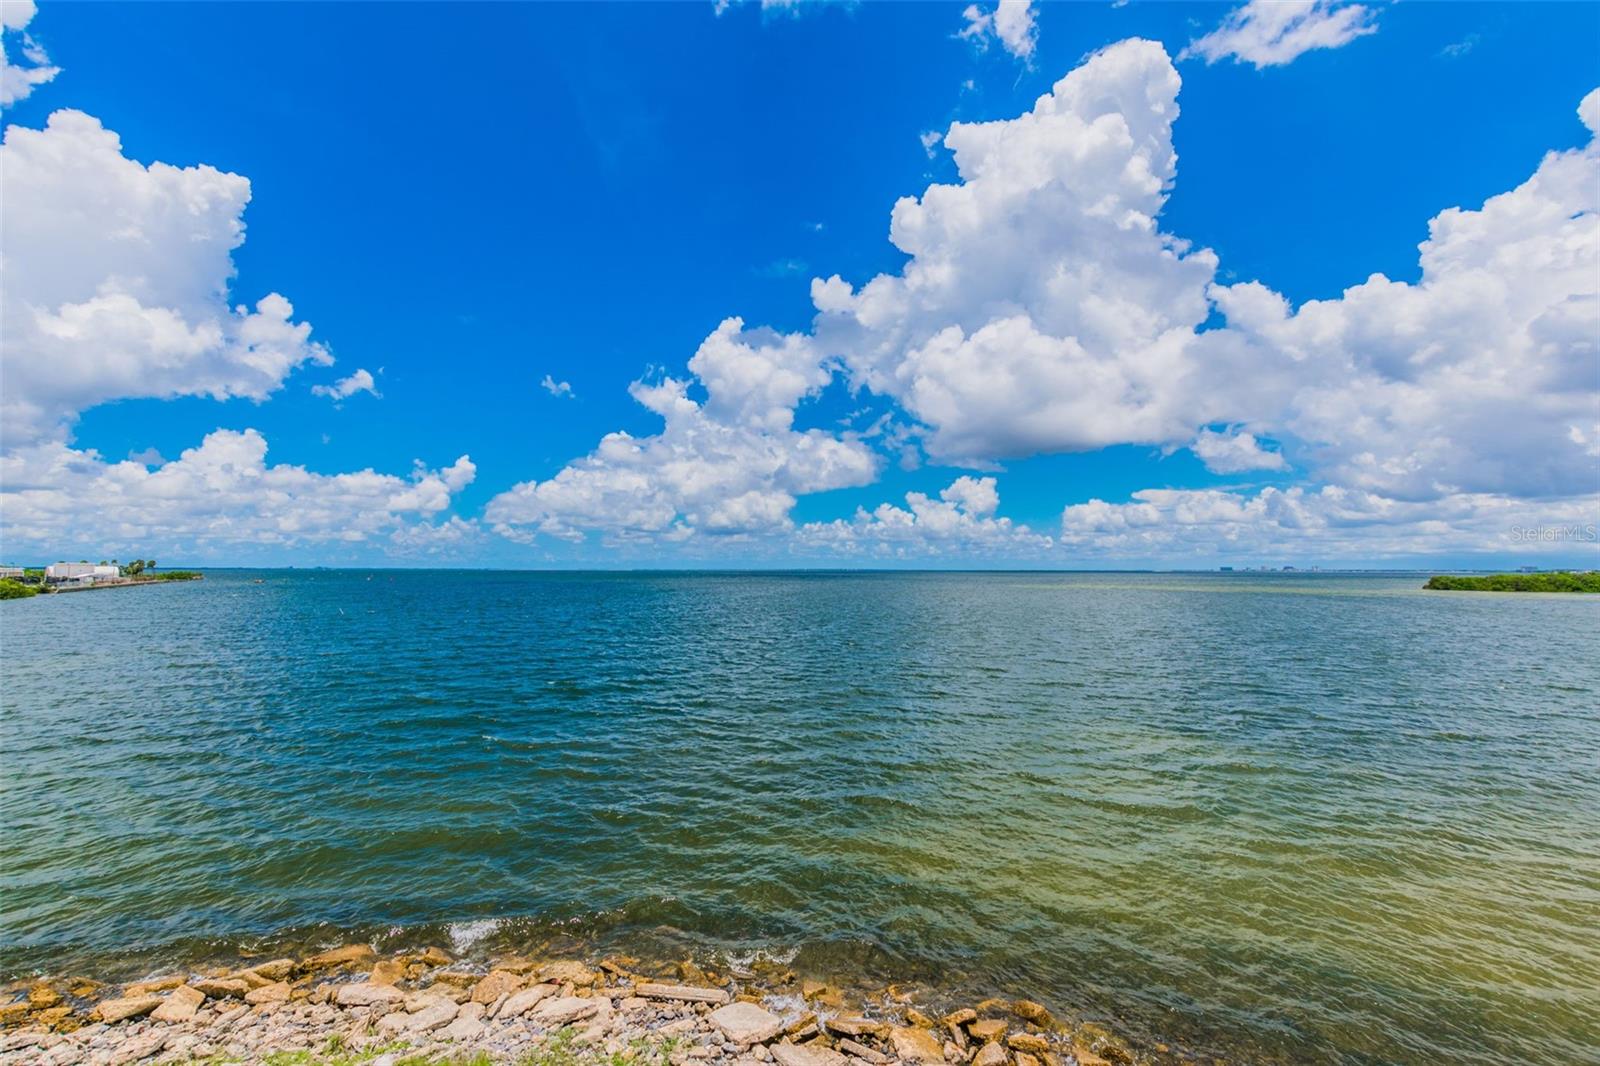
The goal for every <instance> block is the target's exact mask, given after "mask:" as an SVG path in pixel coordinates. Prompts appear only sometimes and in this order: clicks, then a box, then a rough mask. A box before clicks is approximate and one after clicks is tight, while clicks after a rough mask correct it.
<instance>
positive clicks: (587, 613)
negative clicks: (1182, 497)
mask: <svg viewBox="0 0 1600 1066" xmlns="http://www.w3.org/2000/svg"><path fill="white" fill-rule="evenodd" d="M257 579H259V581H260V583H257ZM1421 583H1422V578H1421V577H1420V576H1403V577H1391V576H1382V577H1378V576H1343V575H1299V576H1291V575H1258V574H1236V575H1221V574H1218V575H1072V574H1069V575H1046V574H983V575H978V574H858V575H826V574H807V575H799V574H795V575H782V574H778V575H772V574H765V575H755V574H744V575H714V574H680V575H620V574H618V575H605V574H525V573H490V572H466V573H448V572H416V571H402V572H365V571H362V572H357V571H264V572H260V573H255V572H238V571H235V572H213V573H212V574H210V575H209V576H208V577H207V579H206V580H205V581H203V582H197V583H193V584H175V585H173V586H170V587H151V588H140V589H126V590H114V591H106V592H96V593H87V594H81V595H70V596H56V597H41V598H37V599H34V600H27V601H16V602H8V603H5V604H0V642H3V662H4V677H3V680H4V685H3V709H0V728H3V737H4V756H3V758H4V767H3V768H4V791H3V793H0V829H3V843H0V889H3V896H0V971H3V972H4V973H5V974H6V975H17V974H20V973H25V972H33V971H41V970H42V971H52V972H54V971H62V970H69V969H72V970H91V971H101V972H119V973H129V974H131V973H135V972H147V971H150V970H154V969H159V968H161V967H162V966H165V965H171V964H172V963H173V962H175V961H180V960H183V959H198V958H202V957H206V956H208V955H218V954H226V953H228V952H231V951H235V950H238V949H239V948H240V947H241V946H243V947H252V946H257V945H263V944H271V943H278V942H281V943H307V942H316V943H328V942H332V941H336V940H339V939H341V938H342V937H343V936H345V935H347V934H349V933H352V932H353V933H355V934H358V935H362V936H369V937H373V938H376V939H378V940H379V941H380V942H382V943H400V942H406V941H419V940H426V939H433V940H439V941H449V940H452V939H453V941H454V942H455V943H456V945H457V946H458V947H460V948H462V949H464V950H466V951H468V952H486V951H489V950H492V949H495V948H497V947H503V946H507V945H510V944H514V943H523V942H528V941H530V940H533V939H542V938H544V937H547V936H549V935H552V934H561V935H570V936H575V937H579V938H582V939H583V940H584V941H585V942H587V943H592V944H593V945H595V946H596V948H597V949H599V948H601V947H615V946H630V945H631V946H635V947H643V948H645V949H646V950H658V951H660V952H663V953H665V952H671V951H682V950H693V951H697V952H700V953H703V954H707V955H715V954H719V953H720V954H723V955H733V956H736V957H743V956H745V955H747V954H748V953H750V952H752V951H755V950H758V949H763V950H766V951H769V952H772V953H777V954H781V955H785V956H786V955H787V954H788V953H790V952H795V951H798V953H799V954H798V956H797V958H796V962H795V964H796V965H797V966H798V967H800V968H802V969H807V970H811V971H813V972H817V973H819V974H823V975H828V974H841V973H851V974H861V975H866V976H872V977H878V978H901V979H911V980H921V981H926V982H930V983H933V984H937V985H939V986H942V987H945V988H948V989H950V990H951V991H952V993H953V994H954V993H958V992H959V993H961V994H969V993H970V994H977V993H982V992H991V991H993V992H1009V993H1012V994H1027V995H1031V996H1032V997H1034V998H1039V999H1043V1000H1046V1001H1047V1002H1049V1003H1050V1004H1051V1005H1052V1006H1053V1007H1055V1008H1056V1009H1058V1010H1059V1011H1061V1012H1062V1013H1064V1014H1067V1015H1071V1016H1077V1017H1083V1018H1096V1019H1103V1020H1107V1021H1109V1022H1111V1023H1112V1024H1113V1025H1114V1026H1116V1027H1118V1028H1120V1029H1122V1030H1123V1031H1125V1032H1128V1033H1130V1034H1132V1035H1134V1036H1136V1037H1138V1038H1140V1039H1142V1040H1145V1041H1150V1042H1153V1041H1156V1040H1164V1041H1168V1042H1170V1043H1173V1044H1174V1045H1176V1046H1178V1047H1180V1048H1182V1049H1187V1050H1190V1051H1195V1052H1204V1053H1208V1054H1221V1055H1227V1056H1228V1057H1230V1058H1239V1059H1244V1060H1252V1061H1254V1060H1266V1061H1292V1062H1339V1063H1371V1062H1405V1063H1424V1062H1430V1063H1431V1062H1463V1063H1491V1062H1492V1063H1511V1062H1518V1063H1522V1062H1528V1063H1550V1064H1557V1063H1559V1064H1570V1063H1582V1062H1600V1022H1597V1021H1596V1018H1597V1017H1600V994H1597V992H1596V989H1597V988H1600V602H1597V601H1596V600H1593V599H1586V598H1582V597H1576V596H1567V597H1563V596H1539V595H1517V596H1494V595H1487V594H1472V593H1436V592H1423V591H1421V589H1420V585H1421Z"/></svg>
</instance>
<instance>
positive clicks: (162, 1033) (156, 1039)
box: [105, 1029, 172, 1066]
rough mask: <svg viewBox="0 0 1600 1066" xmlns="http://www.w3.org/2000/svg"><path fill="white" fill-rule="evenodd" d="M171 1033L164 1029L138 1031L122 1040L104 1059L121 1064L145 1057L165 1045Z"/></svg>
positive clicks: (109, 1064)
mask: <svg viewBox="0 0 1600 1066" xmlns="http://www.w3.org/2000/svg"><path fill="white" fill-rule="evenodd" d="M171 1035H172V1034H171V1033H170V1032H169V1031H168V1030H165V1029H152V1030H150V1031H149V1032H148V1033H140V1034H139V1035H138V1036H136V1037H134V1038H133V1039H131V1040H124V1041H123V1042H122V1043H121V1044H120V1045H118V1046H117V1048H116V1049H115V1050H114V1051H112V1052H111V1056H110V1057H109V1058H107V1059H106V1060H105V1061H106V1064H107V1066H123V1064H124V1063H128V1062H138V1061H139V1060H140V1059H147V1058H149V1057H150V1056H151V1055H154V1054H156V1053H157V1052H159V1051H160V1050H161V1049H162V1048H164V1047H166V1046H167V1040H168V1038H169V1037H170V1036H171Z"/></svg>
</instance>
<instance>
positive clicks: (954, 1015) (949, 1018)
mask: <svg viewBox="0 0 1600 1066" xmlns="http://www.w3.org/2000/svg"><path fill="white" fill-rule="evenodd" d="M943 1020H944V1024H945V1027H946V1028H948V1029H950V1030H952V1031H953V1030H955V1029H956V1028H957V1027H959V1026H963V1025H966V1024H968V1023H969V1022H975V1021H977V1020H978V1012H977V1011H975V1010H973V1009H972V1008H971V1007H964V1008H962V1009H961V1010H955V1011H951V1012H950V1013H949V1014H946V1015H945V1016H944V1019H943Z"/></svg>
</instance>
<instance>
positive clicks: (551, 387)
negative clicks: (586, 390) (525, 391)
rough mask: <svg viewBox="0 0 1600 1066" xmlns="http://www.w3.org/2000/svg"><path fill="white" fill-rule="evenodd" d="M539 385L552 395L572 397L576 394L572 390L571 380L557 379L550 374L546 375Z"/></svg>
mask: <svg viewBox="0 0 1600 1066" xmlns="http://www.w3.org/2000/svg"><path fill="white" fill-rule="evenodd" d="M539 385H540V387H541V388H543V389H544V391H545V392H548V393H549V394H550V395H552V396H567V397H571V396H573V395H575V394H574V393H573V391H572V385H571V384H570V383H569V382H565V381H557V380H556V379H555V378H553V377H551V376H550V375H549V374H546V375H545V376H544V380H543V381H541V382H539Z"/></svg>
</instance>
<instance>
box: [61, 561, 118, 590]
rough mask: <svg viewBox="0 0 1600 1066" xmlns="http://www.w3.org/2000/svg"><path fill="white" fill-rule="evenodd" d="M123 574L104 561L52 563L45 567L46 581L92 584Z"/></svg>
mask: <svg viewBox="0 0 1600 1066" xmlns="http://www.w3.org/2000/svg"><path fill="white" fill-rule="evenodd" d="M121 576H122V571H121V570H120V569H119V568H117V567H115V566H110V565H107V564H104V563H51V564H50V565H49V566H47V567H45V568H44V579H45V580H46V581H75V582H79V583H81V584H85V585H92V584H93V583H94V582H96V581H106V580H111V579H115V578H118V577H121Z"/></svg>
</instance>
